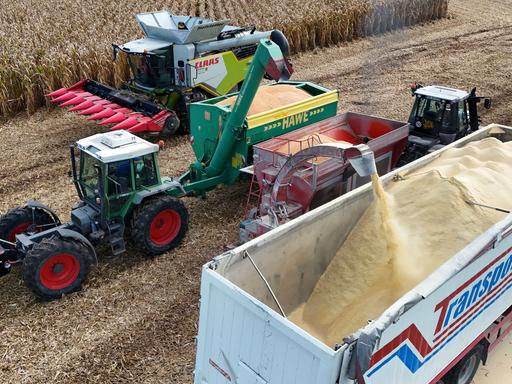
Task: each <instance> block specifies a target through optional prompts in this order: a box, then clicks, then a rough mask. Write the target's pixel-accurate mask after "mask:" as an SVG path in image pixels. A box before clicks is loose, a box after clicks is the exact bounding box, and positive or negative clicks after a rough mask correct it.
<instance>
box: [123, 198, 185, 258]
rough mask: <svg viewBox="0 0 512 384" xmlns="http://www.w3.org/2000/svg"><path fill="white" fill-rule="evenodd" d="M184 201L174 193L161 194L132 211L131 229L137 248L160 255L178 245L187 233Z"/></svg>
mask: <svg viewBox="0 0 512 384" xmlns="http://www.w3.org/2000/svg"><path fill="white" fill-rule="evenodd" d="M187 229H188V212H187V208H186V207H185V204H183V203H182V202H181V201H180V200H178V199H176V198H174V197H171V196H158V197H154V198H152V199H149V200H147V201H145V202H144V203H142V205H141V206H140V207H138V208H137V210H136V211H135V213H134V214H133V217H132V220H131V233H132V238H133V241H134V243H135V245H136V247H137V248H139V249H141V250H142V251H145V252H149V253H150V254H152V255H159V254H162V253H164V252H167V251H170V250H171V249H173V248H176V247H177V246H178V245H179V244H180V243H181V241H182V240H183V238H184V237H185V234H186V233H187Z"/></svg>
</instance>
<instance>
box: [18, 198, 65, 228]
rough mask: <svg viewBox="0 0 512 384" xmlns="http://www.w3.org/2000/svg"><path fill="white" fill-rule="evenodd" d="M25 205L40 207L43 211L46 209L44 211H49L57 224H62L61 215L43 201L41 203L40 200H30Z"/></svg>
mask: <svg viewBox="0 0 512 384" xmlns="http://www.w3.org/2000/svg"><path fill="white" fill-rule="evenodd" d="M25 207H27V208H34V209H39V210H41V211H44V212H46V213H48V214H49V215H50V216H51V218H52V219H53V221H54V222H55V225H56V226H59V225H60V224H61V222H60V219H59V216H58V215H57V214H56V213H55V211H54V210H53V209H51V208H50V207H48V206H47V205H45V204H43V203H40V202H39V201H35V200H28V201H27V202H26V203H25Z"/></svg>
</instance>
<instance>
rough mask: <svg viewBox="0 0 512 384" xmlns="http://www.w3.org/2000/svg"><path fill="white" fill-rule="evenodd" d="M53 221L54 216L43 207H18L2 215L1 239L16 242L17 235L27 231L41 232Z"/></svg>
mask: <svg viewBox="0 0 512 384" xmlns="http://www.w3.org/2000/svg"><path fill="white" fill-rule="evenodd" d="M53 223H54V220H53V218H52V217H51V216H50V215H49V214H48V213H47V212H45V211H43V210H41V209H34V210H32V208H30V207H17V208H14V209H11V210H10V211H8V212H7V213H6V214H5V215H3V216H1V217H0V239H3V240H7V241H9V242H11V243H14V242H15V241H16V235H19V234H21V233H24V232H27V231H30V232H41V231H44V230H45V229H48V228H49V227H50V226H51V224H53Z"/></svg>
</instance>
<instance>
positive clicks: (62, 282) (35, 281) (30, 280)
mask: <svg viewBox="0 0 512 384" xmlns="http://www.w3.org/2000/svg"><path fill="white" fill-rule="evenodd" d="M91 260H92V255H91V251H90V249H89V248H88V247H87V246H86V245H85V244H82V243H81V242H79V241H77V240H73V239H61V238H58V237H52V238H49V239H44V240H43V241H42V242H41V243H39V244H36V245H34V247H33V248H32V249H31V250H30V251H29V252H27V255H26V256H25V258H24V259H23V280H24V282H25V284H26V286H27V287H28V288H30V289H31V290H32V292H34V294H35V295H36V296H39V297H40V298H42V299H44V300H53V299H58V298H61V297H62V296H63V295H66V294H69V293H71V292H74V291H76V290H78V289H80V287H81V286H82V283H83V282H84V281H85V279H86V278H87V274H88V273H89V269H90V266H91Z"/></svg>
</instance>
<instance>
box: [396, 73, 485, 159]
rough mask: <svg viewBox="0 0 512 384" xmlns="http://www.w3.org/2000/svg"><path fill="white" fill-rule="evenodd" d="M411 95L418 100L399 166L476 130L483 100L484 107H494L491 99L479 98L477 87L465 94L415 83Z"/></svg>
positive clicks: (414, 106) (460, 91)
mask: <svg viewBox="0 0 512 384" xmlns="http://www.w3.org/2000/svg"><path fill="white" fill-rule="evenodd" d="M411 92H412V95H413V96H414V97H415V101H414V105H413V107H412V111H411V114H410V116H409V127H410V135H409V143H408V147H407V150H406V151H405V152H404V155H403V156H402V159H401V160H400V162H399V166H401V165H404V164H406V163H409V162H411V161H414V160H415V159H417V158H419V157H421V156H424V155H425V154H427V153H430V152H433V151H436V150H438V149H441V148H442V147H443V146H445V145H448V144H450V143H453V142H454V141H455V140H457V139H460V138H461V137H464V136H466V135H468V134H469V133H471V132H473V131H476V130H477V129H478V128H479V125H480V118H479V115H478V109H477V105H478V103H479V102H480V101H481V100H484V101H485V102H484V106H485V108H486V109H489V108H490V107H491V99H490V98H483V97H479V96H477V95H476V88H473V90H472V91H471V92H466V91H462V90H458V89H453V88H447V87H442V86H437V85H433V86H426V87H423V86H422V85H420V84H417V83H416V84H414V85H413V86H412V87H411Z"/></svg>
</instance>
